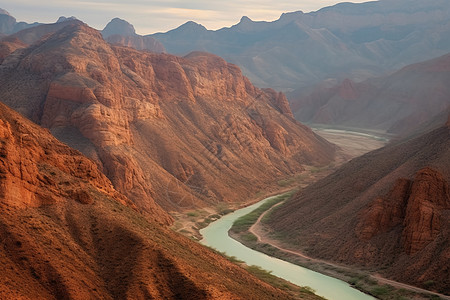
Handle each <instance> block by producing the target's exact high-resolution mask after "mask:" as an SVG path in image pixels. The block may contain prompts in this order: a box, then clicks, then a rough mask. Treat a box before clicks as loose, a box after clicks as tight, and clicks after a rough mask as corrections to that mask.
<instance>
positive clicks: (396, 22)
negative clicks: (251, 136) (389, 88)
mask: <svg viewBox="0 0 450 300" xmlns="http://www.w3.org/2000/svg"><path fill="white" fill-rule="evenodd" d="M449 22H450V8H449V6H448V3H447V2H446V1H445V0H432V1H426V2H425V1H420V0H397V1H370V2H367V3H358V4H355V3H340V4H337V5H334V6H331V7H326V8H323V9H321V10H319V11H315V12H310V13H303V12H301V11H298V12H292V13H285V14H282V15H281V17H280V18H279V19H278V20H276V21H273V22H257V21H252V20H251V19H249V18H248V17H243V18H242V19H241V21H240V22H239V23H238V24H236V25H234V26H232V27H230V28H222V29H220V30H216V31H213V30H207V29H206V28H204V27H203V26H201V25H199V24H195V23H193V22H188V23H186V24H184V25H182V26H180V27H179V28H177V29H174V30H171V31H169V32H166V33H157V34H153V35H151V36H152V37H154V38H156V39H157V40H159V41H160V42H162V43H163V45H164V46H165V48H166V49H167V51H168V52H169V53H173V54H182V55H184V54H186V53H188V52H190V51H194V50H199V51H207V52H211V53H214V54H217V55H219V56H221V57H223V58H225V59H226V60H227V61H230V62H232V63H234V64H237V65H238V66H240V67H241V68H242V70H243V72H244V74H245V75H246V76H248V77H249V78H250V80H251V81H252V82H253V83H254V84H256V85H257V86H260V87H271V88H275V89H277V90H284V91H288V90H292V89H298V88H300V89H303V88H304V87H307V86H311V85H314V84H317V83H320V82H322V81H324V80H330V79H333V80H337V81H342V80H343V79H345V78H350V79H351V80H352V81H358V82H359V81H362V80H364V79H367V78H370V77H373V76H377V75H381V74H386V73H388V72H392V71H395V70H398V69H400V68H402V67H404V66H405V65H409V64H412V63H416V62H419V61H424V60H427V59H432V58H435V57H438V56H441V55H444V54H446V53H448V52H450V44H449V43H448V39H447V36H448V35H449V28H450V27H449V26H448V24H449Z"/></svg>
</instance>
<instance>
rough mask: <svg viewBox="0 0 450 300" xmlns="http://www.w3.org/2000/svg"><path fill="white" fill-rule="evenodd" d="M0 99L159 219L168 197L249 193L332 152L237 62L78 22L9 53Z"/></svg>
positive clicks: (203, 199)
mask: <svg viewBox="0 0 450 300" xmlns="http://www.w3.org/2000/svg"><path fill="white" fill-rule="evenodd" d="M53 26H60V23H57V24H54V25H53ZM35 30H39V27H35ZM18 34H19V33H18ZM0 44H1V43H0ZM0 99H1V101H3V102H4V103H6V104H8V105H9V106H11V107H13V108H14V109H16V110H17V111H19V112H20V113H22V114H23V115H25V116H27V117H29V118H30V119H32V120H33V121H34V122H36V123H38V124H40V125H42V126H44V127H46V128H49V129H50V130H51V131H52V133H53V134H54V135H55V136H57V137H58V138H59V139H60V140H62V141H63V142H65V143H67V144H68V145H70V146H72V147H74V148H76V149H78V150H80V151H82V152H83V153H84V154H86V155H87V156H88V157H90V158H92V159H93V160H95V161H96V162H97V163H98V164H99V166H101V170H102V171H103V172H104V173H105V174H106V175H107V176H108V178H109V179H110V180H111V181H112V182H113V184H114V186H115V188H116V189H117V190H118V191H120V192H122V193H123V194H125V195H126V196H127V197H128V198H130V199H131V200H133V201H134V202H135V204H136V205H137V206H138V207H139V208H140V209H142V210H143V211H146V212H148V213H150V214H151V215H152V216H153V217H154V218H156V219H158V218H159V216H160V215H163V213H162V212H161V208H160V206H161V207H163V208H164V209H165V210H168V211H171V210H178V209H186V208H192V207H197V206H206V205H208V206H214V205H217V204H219V203H221V202H231V201H237V202H239V201H242V199H248V198H250V197H253V196H254V195H255V194H256V193H257V192H258V191H260V190H261V189H264V188H267V187H269V186H271V185H273V184H274V183H275V184H276V181H277V179H279V178H282V177H285V176H289V175H293V174H295V173H297V172H299V171H301V170H303V168H304V165H305V164H312V165H323V164H327V163H329V162H330V161H331V160H332V159H333V155H334V147H333V146H332V145H331V144H329V143H328V142H326V141H325V140H323V139H322V138H320V137H318V136H316V135H315V134H314V133H313V132H312V131H311V129H310V128H308V127H306V126H304V125H302V124H300V123H299V122H297V121H295V120H294V119H293V117H292V113H291V111H290V109H289V105H288V103H287V100H286V97H285V96H284V95H283V94H282V93H277V92H275V91H273V90H270V89H266V90H260V89H258V88H255V87H254V86H253V85H252V84H251V83H250V81H249V80H248V79H247V78H245V77H244V76H243V75H242V73H241V71H240V70H239V68H238V67H237V66H235V65H232V64H229V63H227V62H225V61H224V60H223V59H221V58H219V57H217V56H214V55H212V54H207V53H201V52H194V53H191V54H189V55H187V56H185V57H176V56H172V55H168V54H155V53H150V52H142V51H136V50H134V49H131V48H125V47H117V46H112V45H110V44H108V43H106V42H105V41H104V40H103V38H102V36H101V35H100V33H99V32H98V31H97V30H94V29H92V28H89V27H88V26H86V25H85V24H83V23H81V22H78V21H77V22H73V23H70V24H68V26H66V27H64V28H62V29H60V30H58V31H56V32H55V33H53V34H51V35H47V36H45V37H43V38H42V39H41V40H39V41H37V42H35V43H34V44H32V45H31V46H29V47H25V48H22V49H19V50H16V51H15V52H13V53H12V54H11V55H9V56H6V57H5V59H4V61H3V63H2V64H1V66H0ZM163 221H164V220H163Z"/></svg>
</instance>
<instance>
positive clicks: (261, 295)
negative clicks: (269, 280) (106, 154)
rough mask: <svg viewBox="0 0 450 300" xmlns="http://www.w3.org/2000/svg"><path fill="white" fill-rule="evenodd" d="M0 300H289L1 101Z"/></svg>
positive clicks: (287, 296)
mask: <svg viewBox="0 0 450 300" xmlns="http://www.w3.org/2000/svg"><path fill="white" fill-rule="evenodd" d="M0 212H1V218H0V239H1V241H2V247H1V248H0V263H1V265H2V276H1V278H0V298H2V299H290V296H289V295H286V294H285V293H283V292H282V291H280V290H277V289H275V288H273V287H271V286H269V285H268V284H266V283H263V282H261V281H260V280H258V279H256V278H254V277H253V276H251V275H250V274H248V273H247V272H246V271H244V269H242V268H241V267H239V266H237V265H235V264H233V263H231V262H229V261H228V260H226V259H225V258H223V257H222V256H221V255H218V254H216V253H213V252H212V251H210V250H208V249H206V248H204V247H203V246H201V245H199V244H198V243H195V242H192V241H190V240H189V239H187V238H185V237H183V236H181V235H178V234H176V233H174V232H173V231H171V230H169V229H167V228H164V227H161V226H160V225H158V224H155V223H152V222H151V221H149V220H148V219H146V218H145V217H144V216H143V215H141V214H139V213H138V212H137V211H136V210H135V208H134V205H133V204H132V203H131V202H130V201H129V200H128V199H127V198H126V197H125V196H124V195H122V194H121V193H119V192H117V191H116V190H115V189H114V188H113V186H112V184H111V182H110V181H109V179H107V178H106V176H105V175H103V174H102V173H101V172H100V170H99V169H98V167H97V165H96V164H95V163H94V162H93V161H91V160H89V159H87V158H86V157H84V156H83V155H82V154H81V153H80V152H78V151H76V150H73V149H71V148H69V147H67V146H66V145H64V144H62V143H61V142H59V141H57V140H56V139H55V138H54V137H53V136H52V135H51V134H50V132H49V131H48V130H44V129H42V128H40V127H39V126H37V125H36V124H34V123H32V122H30V121H28V120H26V119H24V118H23V117H22V116H20V115H19V114H18V113H16V112H14V111H12V110H11V109H9V108H7V107H6V106H5V105H4V104H0Z"/></svg>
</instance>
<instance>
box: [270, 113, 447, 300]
mask: <svg viewBox="0 0 450 300" xmlns="http://www.w3.org/2000/svg"><path fill="white" fill-rule="evenodd" d="M449 126H450V116H449V119H448V121H447V124H446V125H445V126H441V127H440V128H438V129H436V130H434V131H432V132H429V133H426V134H424V135H421V136H419V137H417V138H415V139H412V140H407V141H402V142H398V143H395V144H392V145H388V146H386V147H384V148H382V149H379V150H375V151H373V152H370V153H368V154H366V155H363V156H361V157H359V158H356V159H354V160H352V161H350V162H349V163H347V164H346V165H344V166H343V167H342V168H340V169H338V170H337V171H336V172H335V173H333V174H332V175H330V176H328V177H326V178H324V179H323V180H320V181H318V182H317V183H315V184H313V185H311V186H309V187H307V188H305V189H304V190H302V191H301V192H299V193H298V194H297V195H296V196H295V197H293V198H292V199H290V200H288V201H287V202H286V203H285V204H284V205H282V206H280V207H279V208H277V209H276V210H275V211H273V212H272V214H271V215H270V220H269V221H268V222H269V223H268V224H269V226H270V227H271V228H272V229H273V230H275V232H276V233H277V236H278V237H280V236H282V237H283V238H282V240H283V242H285V243H286V244H288V245H289V246H290V247H292V248H294V249H301V250H302V251H305V252H306V253H307V254H311V255H314V257H319V258H323V259H329V260H333V261H335V262H341V263H346V264H350V265H355V266H359V267H361V266H363V267H368V268H371V269H372V270H376V272H380V273H381V274H382V275H383V276H387V277H389V278H392V279H394V280H397V281H401V282H407V283H410V284H413V285H416V286H421V287H425V288H432V289H436V290H438V291H440V292H442V293H444V294H449V293H450V290H449V287H450V282H449V278H450V276H449V274H450V269H449V266H450V260H449V258H450V223H449V221H450V189H449V182H450V127H449ZM427 282H428V283H430V282H432V286H427Z"/></svg>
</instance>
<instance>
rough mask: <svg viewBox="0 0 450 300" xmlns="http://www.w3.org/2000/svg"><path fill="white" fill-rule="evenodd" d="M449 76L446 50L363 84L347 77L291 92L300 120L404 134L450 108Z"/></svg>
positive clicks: (449, 66) (449, 55)
mask: <svg viewBox="0 0 450 300" xmlns="http://www.w3.org/2000/svg"><path fill="white" fill-rule="evenodd" d="M449 80H450V54H446V55H444V56H441V57H438V58H436V59H432V60H428V61H425V62H421V63H417V64H413V65H409V66H407V67H405V68H403V69H401V70H400V71H397V72H395V73H393V74H391V75H388V76H383V77H378V78H375V79H368V80H366V81H364V82H361V83H355V82H353V81H351V80H349V79H346V80H344V81H343V82H341V83H340V84H338V85H336V86H333V87H326V86H319V87H318V88H316V89H314V90H313V91H310V92H309V93H306V94H304V93H301V92H300V93H298V94H295V93H294V94H291V95H290V103H291V105H292V110H293V112H294V114H295V116H296V118H297V119H298V120H301V121H303V122H308V123H321V124H328V125H339V126H349V127H358V128H371V129H380V130H386V131H388V132H391V133H396V134H405V133H407V132H409V131H411V130H413V129H414V127H417V126H419V125H420V124H422V123H425V122H428V121H430V120H432V119H433V118H434V117H435V116H436V115H438V114H439V113H441V112H444V111H445V110H446V109H448V108H449V107H450V87H449V86H448V84H447V83H448V81H449ZM445 116H446V115H445ZM441 119H442V118H441ZM442 121H443V120H442Z"/></svg>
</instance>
